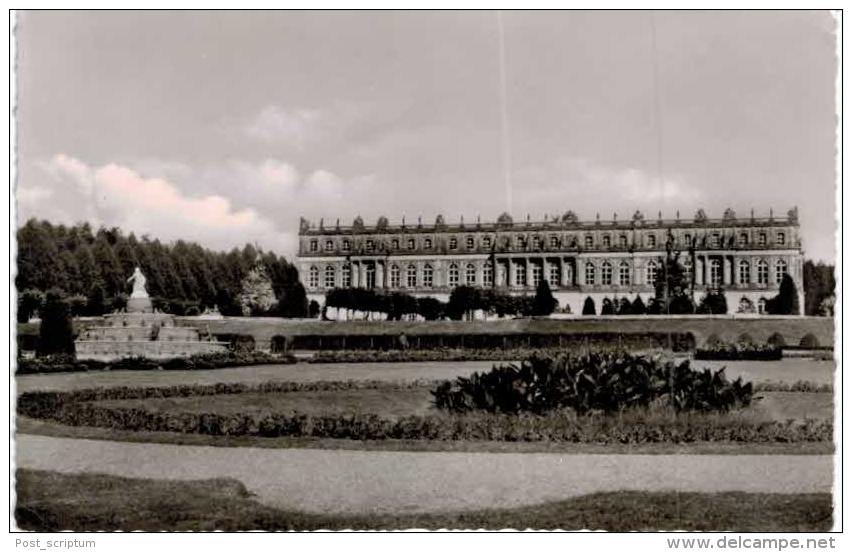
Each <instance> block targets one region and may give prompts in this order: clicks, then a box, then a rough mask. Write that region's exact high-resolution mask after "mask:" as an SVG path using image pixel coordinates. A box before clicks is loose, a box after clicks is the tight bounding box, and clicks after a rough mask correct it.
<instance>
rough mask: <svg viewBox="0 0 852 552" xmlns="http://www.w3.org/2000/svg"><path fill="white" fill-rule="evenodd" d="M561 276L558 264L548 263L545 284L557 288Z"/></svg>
mask: <svg viewBox="0 0 852 552" xmlns="http://www.w3.org/2000/svg"><path fill="white" fill-rule="evenodd" d="M561 276H562V271H561V270H560V267H559V263H550V267H549V270H548V272H547V283H548V284H550V287H557V286H558V285H559V279H560V277H561Z"/></svg>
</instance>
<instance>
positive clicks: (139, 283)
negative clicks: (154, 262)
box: [127, 266, 148, 299]
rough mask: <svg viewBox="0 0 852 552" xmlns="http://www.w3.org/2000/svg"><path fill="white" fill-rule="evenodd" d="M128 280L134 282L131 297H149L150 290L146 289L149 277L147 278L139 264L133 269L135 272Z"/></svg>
mask: <svg viewBox="0 0 852 552" xmlns="http://www.w3.org/2000/svg"><path fill="white" fill-rule="evenodd" d="M127 281H128V282H133V292H132V293H131V294H130V297H131V298H139V299H147V298H148V291H147V290H146V289H145V282H146V281H147V279H146V278H145V275H144V274H142V270H140V269H139V267H138V266H137V267H136V268H135V269H134V270H133V274H132V275H131V276H130V278H128V279H127Z"/></svg>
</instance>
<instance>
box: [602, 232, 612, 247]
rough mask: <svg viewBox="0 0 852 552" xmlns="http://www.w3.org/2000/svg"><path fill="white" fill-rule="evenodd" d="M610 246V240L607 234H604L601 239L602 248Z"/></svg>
mask: <svg viewBox="0 0 852 552" xmlns="http://www.w3.org/2000/svg"><path fill="white" fill-rule="evenodd" d="M611 245H612V238H610V237H609V234H604V237H603V246H604V247H610V246H611Z"/></svg>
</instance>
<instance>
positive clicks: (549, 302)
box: [532, 278, 559, 316]
mask: <svg viewBox="0 0 852 552" xmlns="http://www.w3.org/2000/svg"><path fill="white" fill-rule="evenodd" d="M558 304H559V303H558V302H557V301H556V299H554V298H553V293H552V292H551V291H550V284H548V283H547V280H545V279H544V278H542V279H541V280H539V281H538V286H536V288H535V298H534V299H533V305H532V313H533V316H550V315H551V314H552V313H553V311H554V310H555V309H556V305H558Z"/></svg>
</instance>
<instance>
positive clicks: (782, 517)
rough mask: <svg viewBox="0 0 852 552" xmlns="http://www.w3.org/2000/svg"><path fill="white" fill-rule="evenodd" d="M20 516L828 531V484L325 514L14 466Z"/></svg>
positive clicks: (216, 525)
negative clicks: (790, 490) (795, 490)
mask: <svg viewBox="0 0 852 552" xmlns="http://www.w3.org/2000/svg"><path fill="white" fill-rule="evenodd" d="M16 488H17V493H18V497H17V504H16V507H15V519H16V521H17V524H18V526H19V527H20V528H21V529H24V530H29V531H60V530H71V531H116V530H119V531H132V530H142V531H214V530H223V531H250V530H266V531H270V530H271V531H276V530H296V531H310V530H318V529H330V530H341V529H362V530H386V529H406V528H422V529H439V528H452V529H475V528H486V529H500V528H517V529H525V528H533V529H567V530H580V529H593V530H594V529H597V530H607V531H656V530H678V529H684V530H693V531H740V532H742V531H760V532H772V531H783V532H800V531H820V532H822V531H828V530H829V529H831V524H832V501H831V495H830V494H828V493H814V494H759V493H739V492H729V493H672V492H660V493H652V492H612V493H596V494H592V495H586V496H582V497H578V498H574V499H570V500H564V501H558V502H550V503H545V504H539V505H535V506H527V507H522V508H512V509H501V510H497V509H492V510H487V509H485V510H476V511H467V512H448V513H440V514H408V515H329V514H306V513H300V512H292V511H282V510H278V509H275V508H271V507H267V506H264V505H262V504H260V503H258V502H257V501H255V500H254V499H253V498H252V496H251V494H250V493H249V492H248V491H247V490H246V488H245V487H244V486H243V485H242V484H241V483H239V482H238V481H235V480H231V479H216V480H197V481H163V480H150V479H128V478H122V477H114V476H107V475H100V474H74V475H66V474H59V473H54V472H46V471H32V470H18V471H17V481H16Z"/></svg>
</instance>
